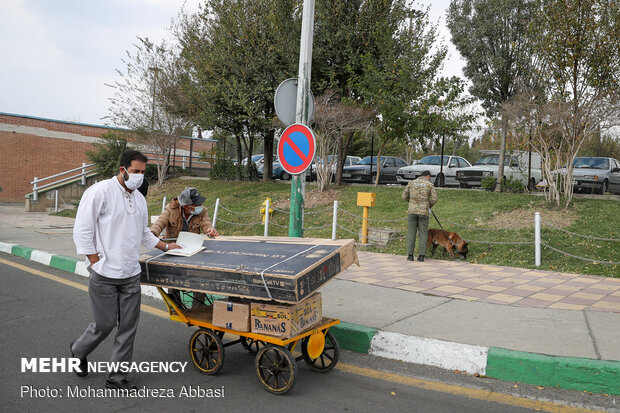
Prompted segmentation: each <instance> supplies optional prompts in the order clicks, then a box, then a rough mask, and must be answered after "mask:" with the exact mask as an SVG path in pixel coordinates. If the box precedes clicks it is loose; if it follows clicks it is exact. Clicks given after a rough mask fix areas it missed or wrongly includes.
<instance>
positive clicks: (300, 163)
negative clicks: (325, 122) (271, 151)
mask: <svg viewBox="0 0 620 413" xmlns="http://www.w3.org/2000/svg"><path fill="white" fill-rule="evenodd" d="M315 150H316V139H315V137H314V133H313V132H312V130H311V129H310V128H308V127H307V126H306V125H302V124H300V123H295V124H293V125H291V126H289V127H288V128H286V129H285V130H284V132H282V136H280V141H279V142H278V159H279V160H280V164H281V165H282V169H284V170H285V171H286V172H288V173H290V174H292V175H297V174H300V173H302V172H304V171H305V170H306V169H308V167H309V166H310V164H311V163H312V160H313V159H314V153H315Z"/></svg>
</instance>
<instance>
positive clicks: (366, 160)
mask: <svg viewBox="0 0 620 413" xmlns="http://www.w3.org/2000/svg"><path fill="white" fill-rule="evenodd" d="M384 159H385V158H381V161H383V160H384ZM370 163H371V162H370V156H367V157H365V158H362V160H361V161H359V162H358V163H357V164H356V165H370ZM372 164H373V165H376V164H377V157H376V156H373V157H372Z"/></svg>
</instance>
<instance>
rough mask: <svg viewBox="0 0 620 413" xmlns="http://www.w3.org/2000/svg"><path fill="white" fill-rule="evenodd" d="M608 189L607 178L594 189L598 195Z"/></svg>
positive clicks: (603, 193)
mask: <svg viewBox="0 0 620 413" xmlns="http://www.w3.org/2000/svg"><path fill="white" fill-rule="evenodd" d="M608 190H609V181H608V180H607V179H605V180H604V181H603V184H602V185H601V188H600V189H599V190H598V191H596V193H597V194H599V195H605V193H606V192H607V191H608Z"/></svg>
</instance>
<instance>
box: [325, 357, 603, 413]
mask: <svg viewBox="0 0 620 413" xmlns="http://www.w3.org/2000/svg"><path fill="white" fill-rule="evenodd" d="M335 369H337V370H340V371H343V372H346V373H351V374H357V375H359V376H364V377H369V378H373V379H377V380H383V381H388V382H390V383H396V384H402V385H405V386H410V387H416V388H419V389H426V390H432V391H437V392H440V393H448V394H454V395H458V396H465V397H469V398H470V399H477V400H485V401H490V402H496V403H500V404H507V405H510V406H516V407H523V408H526V409H533V410H540V411H545V412H552V413H555V412H558V413H560V412H561V413H582V412H596V410H589V409H585V408H581V407H574V406H568V405H565V404H556V403H552V402H545V401H540V400H534V399H528V398H525V397H518V396H512V395H509V394H504V393H495V392H491V391H488V390H480V389H472V388H468V387H460V386H455V385H452V384H446V383H440V382H436V381H431V380H422V379H416V378H414V377H408V376H402V375H400V374H394V373H388V372H385V371H379V370H372V369H368V368H364V367H358V366H353V365H350V364H345V363H338V364H337V365H336V367H335Z"/></svg>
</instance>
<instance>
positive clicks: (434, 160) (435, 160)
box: [417, 155, 448, 166]
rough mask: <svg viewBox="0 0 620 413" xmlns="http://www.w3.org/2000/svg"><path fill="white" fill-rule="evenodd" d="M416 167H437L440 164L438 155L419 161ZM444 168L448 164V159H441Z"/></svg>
mask: <svg viewBox="0 0 620 413" xmlns="http://www.w3.org/2000/svg"><path fill="white" fill-rule="evenodd" d="M417 164H418V165H439V164H441V156H439V155H429V156H425V157H424V158H422V159H420V160H419V161H418V163H417ZM443 164H444V166H445V165H447V164H448V157H447V156H444V157H443Z"/></svg>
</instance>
